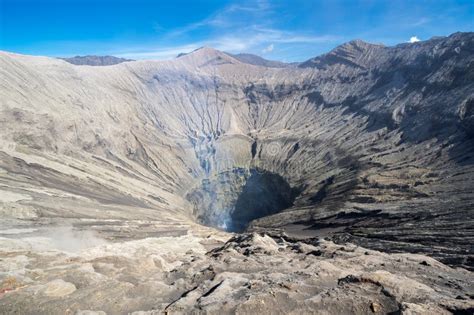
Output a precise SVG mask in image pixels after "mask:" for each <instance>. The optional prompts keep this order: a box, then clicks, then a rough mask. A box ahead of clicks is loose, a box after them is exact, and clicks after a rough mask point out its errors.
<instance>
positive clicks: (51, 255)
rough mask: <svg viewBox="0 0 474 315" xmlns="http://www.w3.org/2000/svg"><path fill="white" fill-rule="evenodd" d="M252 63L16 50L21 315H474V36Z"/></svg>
mask: <svg viewBox="0 0 474 315" xmlns="http://www.w3.org/2000/svg"><path fill="white" fill-rule="evenodd" d="M241 57H242V56H240V57H239V58H234V57H233V56H232V55H229V54H226V53H223V52H220V51H217V50H214V49H212V48H206V47H205V48H201V49H199V50H196V51H194V52H192V53H190V54H186V55H181V56H180V57H178V58H176V59H174V60H171V61H129V62H123V63H120V64H116V65H110V66H103V67H101V66H94V67H92V66H87V65H73V64H70V63H67V62H66V61H63V60H58V59H52V58H46V57H34V56H25V55H17V54H12V53H7V52H0V125H1V128H0V216H1V218H2V220H1V222H0V242H1V246H0V268H1V271H0V282H1V283H2V284H1V285H2V289H1V297H0V312H3V313H17V314H55V313H57V314H64V313H67V312H69V313H77V312H79V311H81V310H82V311H87V310H94V311H104V312H106V313H108V314H115V313H129V312H135V311H144V312H151V313H153V312H155V313H159V312H162V311H166V312H170V313H173V312H174V313H182V312H188V313H189V312H190V313H192V312H195V313H199V312H208V313H213V312H214V313H217V312H219V311H221V312H229V313H232V312H239V313H255V312H262V313H265V312H267V313H272V314H273V313H277V312H278V311H280V312H282V313H291V312H293V313H295V314H301V313H307V312H315V313H317V312H319V313H323V312H327V313H330V314H334V313H341V314H342V313H351V314H352V313H359V314H366V313H369V312H373V313H389V314H390V313H393V314H397V313H404V314H434V313H441V314H442V313H449V312H450V313H456V314H470V313H472V308H473V298H472V297H473V288H472V283H473V281H472V270H473V269H474V258H473V257H474V248H473V246H472V244H473V243H474V230H473V227H474V212H473V207H474V194H473V191H474V137H473V135H474V123H473V122H474V94H473V92H472V91H474V77H473V74H474V34H473V33H456V34H453V35H451V36H449V37H439V38H433V39H431V40H428V41H424V42H418V43H413V44H401V45H397V46H394V47H384V46H381V45H373V44H369V43H365V42H362V41H351V42H349V43H346V44H344V45H341V46H339V47H337V48H335V49H334V50H333V51H331V52H329V53H328V54H325V55H322V56H319V57H316V58H313V59H310V60H308V61H306V62H303V63H300V64H294V65H291V66H285V67H280V66H278V67H273V66H266V65H265V64H264V63H262V61H261V60H258V62H257V61H255V58H253V59H252V60H250V61H249V60H248V59H246V58H241ZM246 60H247V61H246ZM230 232H239V233H240V232H245V233H244V234H232V233H230ZM252 233H253V234H252ZM423 255H426V256H423ZM435 259H436V260H435ZM79 313H80V312H79ZM84 314H88V313H87V312H85V313H84Z"/></svg>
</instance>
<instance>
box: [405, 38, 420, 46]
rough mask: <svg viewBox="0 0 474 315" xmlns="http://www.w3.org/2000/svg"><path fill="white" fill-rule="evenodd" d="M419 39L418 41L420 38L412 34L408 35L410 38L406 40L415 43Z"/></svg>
mask: <svg viewBox="0 0 474 315" xmlns="http://www.w3.org/2000/svg"><path fill="white" fill-rule="evenodd" d="M419 41H420V39H419V38H418V37H416V36H412V37H410V40H409V41H408V42H409V43H412V44H413V43H416V42H419Z"/></svg>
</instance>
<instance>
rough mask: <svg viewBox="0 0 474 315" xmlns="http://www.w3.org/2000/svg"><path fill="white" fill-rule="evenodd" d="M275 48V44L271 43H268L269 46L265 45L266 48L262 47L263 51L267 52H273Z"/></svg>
mask: <svg viewBox="0 0 474 315" xmlns="http://www.w3.org/2000/svg"><path fill="white" fill-rule="evenodd" d="M273 48H275V47H274V46H273V44H270V45H268V46H267V47H265V48H264V49H262V53H264V54H266V53H269V52H272V51H273Z"/></svg>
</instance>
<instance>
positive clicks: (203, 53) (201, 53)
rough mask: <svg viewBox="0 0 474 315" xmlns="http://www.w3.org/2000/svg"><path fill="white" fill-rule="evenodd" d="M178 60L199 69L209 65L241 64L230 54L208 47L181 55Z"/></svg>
mask: <svg viewBox="0 0 474 315" xmlns="http://www.w3.org/2000/svg"><path fill="white" fill-rule="evenodd" d="M177 58H178V59H179V60H182V61H184V62H187V63H192V64H195V65H197V66H199V67H202V66H204V65H209V64H212V65H218V64H226V63H230V64H235V63H239V62H240V61H238V60H237V59H235V58H234V57H232V56H230V55H229V54H226V53H224V52H222V51H220V50H217V49H214V48H212V47H208V46H203V47H200V48H197V49H195V50H193V51H191V52H189V53H181V54H179V55H178V56H177Z"/></svg>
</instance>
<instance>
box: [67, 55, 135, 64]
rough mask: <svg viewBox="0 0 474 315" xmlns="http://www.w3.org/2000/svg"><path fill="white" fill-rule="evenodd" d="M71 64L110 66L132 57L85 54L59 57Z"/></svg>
mask: <svg viewBox="0 0 474 315" xmlns="http://www.w3.org/2000/svg"><path fill="white" fill-rule="evenodd" d="M59 59H62V60H64V61H67V62H69V63H72V64H73V65H78V66H84V65H87V66H112V65H116V64H119V63H122V62H127V61H133V59H125V58H120V57H115V56H95V55H87V56H74V57H69V58H59Z"/></svg>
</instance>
